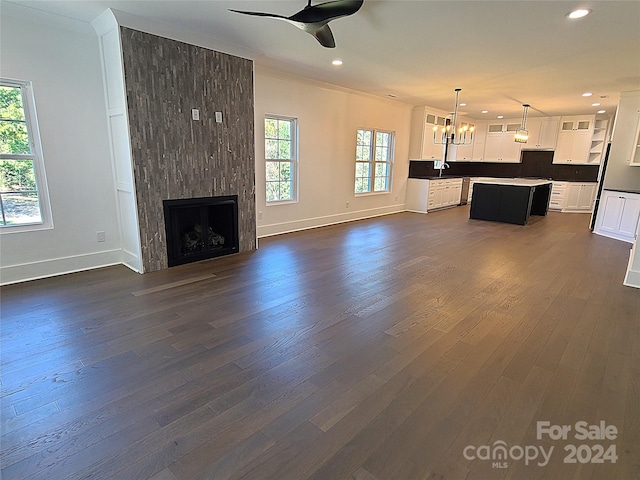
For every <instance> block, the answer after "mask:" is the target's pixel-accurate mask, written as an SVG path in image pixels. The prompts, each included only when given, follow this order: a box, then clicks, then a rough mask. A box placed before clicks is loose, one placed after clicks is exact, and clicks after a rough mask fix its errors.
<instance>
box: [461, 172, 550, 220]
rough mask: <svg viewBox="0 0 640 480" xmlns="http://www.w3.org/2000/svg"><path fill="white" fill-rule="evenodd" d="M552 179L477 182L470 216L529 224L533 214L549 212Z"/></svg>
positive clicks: (474, 186) (479, 218)
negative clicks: (550, 180)
mask: <svg viewBox="0 0 640 480" xmlns="http://www.w3.org/2000/svg"><path fill="white" fill-rule="evenodd" d="M550 196H551V182H549V181H540V180H527V179H511V180H507V179H505V180H495V181H487V182H484V181H482V182H475V183H474V185H473V194H472V197H471V211H470V214H469V217H470V218H474V219H478V220H492V221H495V222H505V223H514V224H517V225H526V224H527V220H529V216H530V215H543V216H544V215H546V214H547V211H548V209H549V198H550Z"/></svg>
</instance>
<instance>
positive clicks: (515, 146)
mask: <svg viewBox="0 0 640 480" xmlns="http://www.w3.org/2000/svg"><path fill="white" fill-rule="evenodd" d="M518 128H520V124H519V123H489V124H488V125H487V138H486V139H485V143H484V161H485V162H504V163H519V162H520V153H521V149H522V144H521V143H518V142H516V141H515V140H514V139H513V137H514V135H515V133H516V130H518Z"/></svg>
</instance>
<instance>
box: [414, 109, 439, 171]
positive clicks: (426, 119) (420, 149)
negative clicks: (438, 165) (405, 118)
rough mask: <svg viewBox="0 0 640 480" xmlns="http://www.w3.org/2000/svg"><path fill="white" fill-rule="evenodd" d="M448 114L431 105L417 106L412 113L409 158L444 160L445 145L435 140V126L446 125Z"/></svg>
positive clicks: (437, 127)
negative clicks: (430, 106) (432, 107)
mask: <svg viewBox="0 0 640 480" xmlns="http://www.w3.org/2000/svg"><path fill="white" fill-rule="evenodd" d="M446 119H447V114H446V113H445V112H441V111H437V110H434V109H431V108H429V107H415V108H414V109H413V112H412V113H411V137H410V139H409V160H443V159H444V145H441V144H436V143H434V141H433V131H434V128H436V129H441V128H442V127H444V125H445V121H446Z"/></svg>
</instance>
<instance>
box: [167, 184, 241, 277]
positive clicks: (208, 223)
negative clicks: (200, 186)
mask: <svg viewBox="0 0 640 480" xmlns="http://www.w3.org/2000/svg"><path fill="white" fill-rule="evenodd" d="M162 203H163V207H164V224H165V229H166V234H167V255H168V262H169V266H170V267H173V266H176V265H182V264H184V263H190V262H197V261H200V260H206V259H208V258H213V257H220V256H222V255H229V254H231V253H237V252H238V250H239V239H238V196H237V195H225V196H216V197H201V198H187V199H180V200H164V201H163V202H162Z"/></svg>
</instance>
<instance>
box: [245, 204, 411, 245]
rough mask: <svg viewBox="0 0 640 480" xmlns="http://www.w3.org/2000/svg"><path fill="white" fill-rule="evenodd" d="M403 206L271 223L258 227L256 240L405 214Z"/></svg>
mask: <svg viewBox="0 0 640 480" xmlns="http://www.w3.org/2000/svg"><path fill="white" fill-rule="evenodd" d="M405 211H406V210H405V208H404V205H391V206H388V207H380V208H371V209H368V210H358V211H356V212H349V213H339V214H336V215H326V216H323V217H313V218H306V219H304V220H294V221H292V222H282V223H273V224H271V225H262V226H259V227H258V229H257V230H258V238H264V237H271V236H273V235H281V234H283V233H291V232H299V231H301V230H309V229H311V228H318V227H327V226H329V225H336V224H338V223H346V222H354V221H356V220H364V219H365V218H373V217H380V216H383V215H391V214H393V213H400V212H405Z"/></svg>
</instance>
